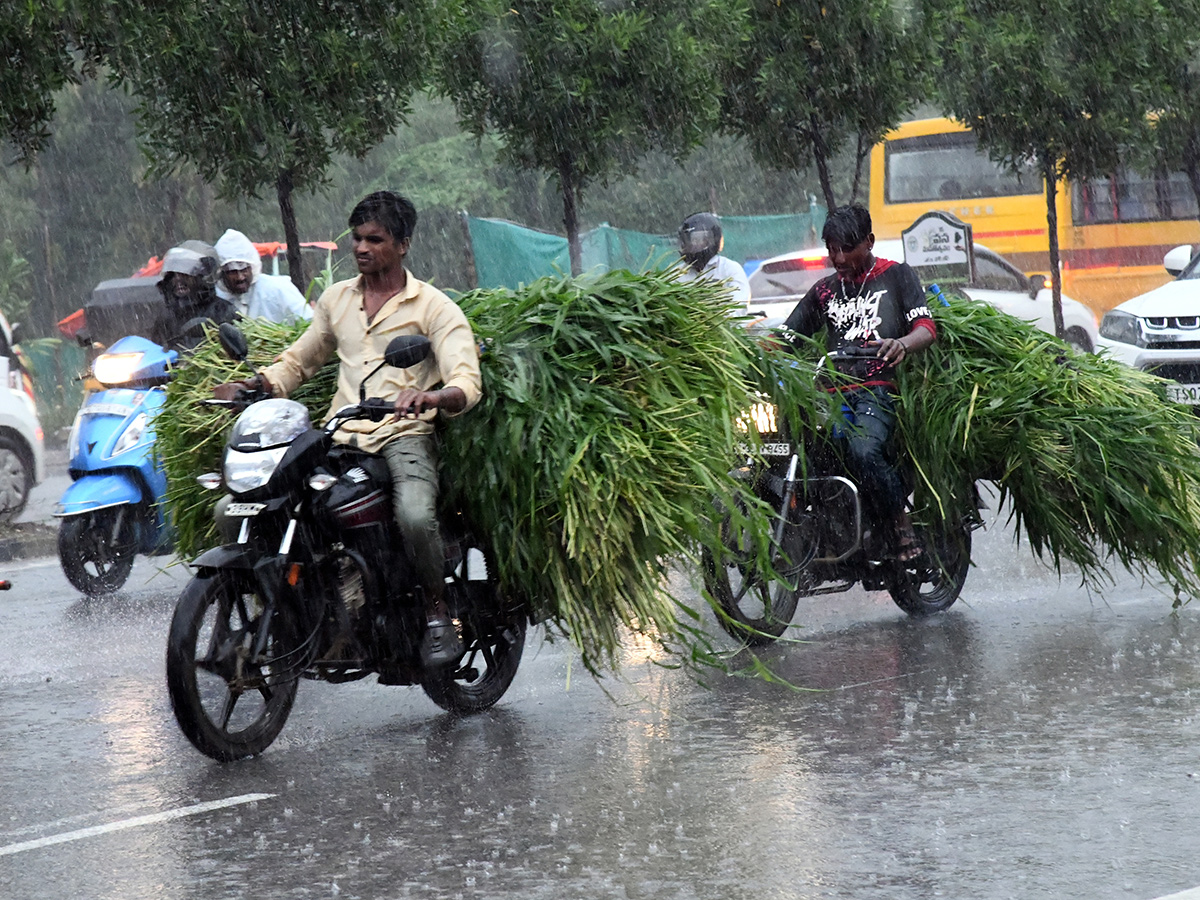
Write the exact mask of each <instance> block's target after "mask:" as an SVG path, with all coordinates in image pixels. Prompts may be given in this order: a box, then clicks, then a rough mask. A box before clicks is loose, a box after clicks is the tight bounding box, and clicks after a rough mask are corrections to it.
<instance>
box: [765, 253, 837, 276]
mask: <svg viewBox="0 0 1200 900" xmlns="http://www.w3.org/2000/svg"><path fill="white" fill-rule="evenodd" d="M832 267H833V266H832V264H831V263H830V262H829V257H828V256H825V255H824V254H822V255H821V256H797V257H795V258H793V259H781V260H778V261H776V262H772V263H764V264H763V267H762V270H763V271H764V272H766V273H767V274H771V273H772V272H815V271H817V270H818V269H830V268H832Z"/></svg>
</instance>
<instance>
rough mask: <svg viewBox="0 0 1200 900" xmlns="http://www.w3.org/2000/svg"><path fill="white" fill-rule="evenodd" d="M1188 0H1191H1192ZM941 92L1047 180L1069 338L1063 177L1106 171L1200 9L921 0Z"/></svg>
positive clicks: (981, 134) (951, 107)
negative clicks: (1059, 202) (1061, 242)
mask: <svg viewBox="0 0 1200 900" xmlns="http://www.w3.org/2000/svg"><path fill="white" fill-rule="evenodd" d="M1187 2H1188V3H1190V0H1187ZM921 5H922V9H923V11H924V15H925V17H926V19H927V21H928V22H929V23H930V27H931V28H932V29H934V30H935V31H936V34H937V38H938V45H939V53H940V60H941V71H940V77H939V79H938V85H939V89H940V99H941V104H942V106H943V108H944V109H945V110H946V111H947V113H948V114H950V115H952V116H953V117H954V118H956V119H958V120H959V121H961V122H964V123H965V124H967V125H969V126H970V127H971V130H972V131H974V133H975V135H976V136H977V137H978V139H979V142H980V145H981V146H982V147H984V148H986V149H987V150H988V152H989V153H990V154H991V156H992V157H993V159H995V160H996V161H998V162H1000V163H1002V164H1004V165H1006V166H1008V167H1009V168H1010V169H1012V170H1013V171H1020V170H1028V169H1029V168H1033V169H1034V170H1035V171H1036V172H1037V173H1038V174H1039V175H1040V176H1041V177H1042V178H1043V179H1044V180H1045V185H1046V223H1047V226H1048V229H1047V230H1048V232H1049V250H1050V268H1051V277H1052V283H1053V289H1054V291H1053V292H1054V325H1055V329H1056V333H1057V334H1058V335H1059V336H1061V335H1062V333H1063V320H1062V278H1061V275H1060V267H1059V250H1058V214H1057V208H1056V196H1057V189H1058V181H1059V179H1060V178H1061V177H1064V176H1070V177H1072V178H1074V179H1087V178H1094V177H1099V176H1104V175H1108V174H1109V173H1111V172H1113V171H1115V170H1116V169H1117V166H1118V165H1119V162H1120V156H1121V150H1122V149H1123V148H1124V147H1127V146H1129V145H1131V144H1132V143H1134V142H1135V141H1136V140H1137V138H1138V136H1139V135H1140V134H1142V133H1143V126H1144V122H1145V118H1146V115H1147V113H1148V112H1150V111H1151V110H1152V109H1154V108H1156V107H1157V106H1158V105H1160V103H1161V102H1162V99H1163V98H1164V96H1165V93H1166V81H1167V78H1166V76H1167V74H1168V70H1169V63H1168V64H1167V65H1166V66H1164V61H1169V60H1173V59H1178V58H1179V54H1178V48H1179V46H1180V45H1181V44H1182V42H1183V41H1184V35H1185V34H1186V32H1187V29H1186V28H1181V27H1180V26H1179V23H1180V22H1190V21H1195V13H1194V12H1193V13H1192V14H1191V15H1187V16H1182V17H1179V18H1176V17H1177V16H1179V13H1180V12H1181V11H1182V9H1183V7H1184V6H1185V5H1186V3H1164V2H1161V0H1101V2H1098V0H1004V2H1002V3H1001V2H996V0H923V2H922V4H921Z"/></svg>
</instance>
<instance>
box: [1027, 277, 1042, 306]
mask: <svg viewBox="0 0 1200 900" xmlns="http://www.w3.org/2000/svg"><path fill="white" fill-rule="evenodd" d="M1045 286H1046V276H1045V275H1030V276H1029V297H1030V299H1031V300H1036V299H1037V295H1038V294H1040V293H1041V292H1042V288H1044V287H1045Z"/></svg>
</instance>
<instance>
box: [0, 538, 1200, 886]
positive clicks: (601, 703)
mask: <svg viewBox="0 0 1200 900" xmlns="http://www.w3.org/2000/svg"><path fill="white" fill-rule="evenodd" d="M976 559H977V562H978V564H979V565H978V568H977V569H975V570H974V571H972V573H971V575H970V578H969V579H968V583H967V590H966V592H965V594H964V599H963V600H962V601H960V602H959V604H958V605H956V606H955V607H954V608H953V609H952V610H951V611H950V612H949V613H947V614H945V615H943V616H941V617H939V618H937V619H934V620H931V621H925V622H913V621H910V620H908V619H906V618H905V617H904V616H903V614H902V613H900V612H899V610H897V609H896V608H895V607H894V606H893V605H892V604H891V602H890V600H889V599H888V598H887V597H886V595H867V594H862V593H857V592H855V593H851V594H845V595H840V596H834V597H827V598H818V599H817V600H815V601H811V603H810V605H808V606H805V605H803V604H802V607H801V610H800V611H799V612H798V613H797V617H796V621H797V623H802V624H803V625H804V626H805V627H804V628H802V629H799V630H798V631H797V633H796V637H797V638H798V639H800V640H803V641H805V643H798V644H791V645H786V646H785V645H778V646H776V647H774V648H771V649H770V650H768V651H767V653H766V654H765V658H766V660H767V661H768V663H769V664H770V665H771V666H772V667H773V668H774V669H775V670H776V671H777V672H778V673H779V674H781V675H782V676H783V677H785V678H787V679H789V680H790V681H791V682H792V683H793V684H796V685H799V686H802V687H803V688H805V689H804V690H798V691H788V690H786V689H784V688H781V687H779V686H772V685H768V684H763V683H761V682H754V681H748V680H744V679H738V678H726V677H723V676H717V677H714V678H713V679H712V680H711V682H710V684H709V685H708V686H707V687H701V686H698V685H697V684H696V683H695V682H694V681H693V680H691V679H689V678H688V677H687V676H686V675H684V674H682V673H679V672H673V671H668V670H664V669H661V668H659V667H656V666H653V665H648V664H646V663H645V662H642V661H639V660H638V659H637V658H636V655H635V654H632V653H631V661H630V663H629V666H628V668H627V669H626V671H625V674H624V678H623V679H621V680H619V681H618V680H609V681H606V682H605V683H604V684H602V685H598V684H597V683H595V682H593V681H592V680H590V679H589V678H588V677H587V676H586V675H584V674H583V673H582V671H581V670H580V668H579V666H578V664H577V663H574V664H572V663H571V661H570V660H571V657H570V654H569V653H568V652H567V651H566V650H565V649H564V648H563V646H562V645H561V643H558V644H552V645H551V644H544V643H543V642H542V641H541V640H540V639H539V638H538V637H537V636H536V635H535V636H534V638H533V640H532V641H531V643H530V645H528V646H527V648H526V655H525V659H524V661H523V663H522V669H521V672H520V673H519V675H518V676H517V680H516V682H515V683H514V686H513V688H512V689H511V690H510V692H509V694H508V695H507V696H506V697H505V699H504V700H503V701H501V704H500V705H499V706H498V707H497V708H495V709H494V710H492V711H491V712H489V713H487V714H484V715H481V716H478V717H475V718H472V719H466V720H456V719H452V718H450V717H448V716H446V715H444V714H442V713H440V711H439V710H438V709H437V708H436V707H435V706H434V705H433V704H432V703H431V702H429V701H428V700H427V699H425V697H424V695H423V694H421V693H420V692H419V691H418V690H415V689H412V688H387V687H381V686H378V685H376V684H374V683H373V679H372V683H365V682H364V683H359V684H351V685H344V686H331V685H323V684H314V683H309V682H305V683H304V684H303V685H302V686H301V690H300V694H299V697H298V699H297V703H296V707H295V710H294V711H293V713H292V716H291V719H290V720H289V722H288V725H287V727H286V728H285V730H284V732H283V735H282V736H281V738H280V739H279V740H278V741H277V742H276V744H275V745H274V746H273V747H272V748H271V749H270V750H269V751H268V752H267V753H265V754H264V755H263V756H261V757H259V758H257V759H254V760H249V761H245V762H242V763H238V764H234V765H224V766H222V765H219V764H216V763H213V762H210V761H209V760H207V759H206V758H204V757H202V756H200V755H199V754H197V753H196V752H195V751H194V750H193V749H192V748H191V746H190V745H189V744H188V743H187V742H186V741H185V739H184V738H183V737H182V736H181V735H180V734H179V732H178V730H177V729H176V728H175V726H174V722H173V719H172V718H171V714H170V710H169V706H168V701H167V698H166V693H165V688H164V686H163V661H162V657H163V651H164V639H165V634H166V626H167V622H168V620H169V617H170V611H171V606H172V603H173V601H174V596H175V594H176V593H177V592H178V590H179V587H180V586H181V584H182V579H183V577H184V573H183V572H182V571H181V570H179V569H175V570H173V571H168V572H166V573H164V574H159V575H156V576H154V577H152V578H151V577H150V576H151V575H153V573H154V566H153V565H152V564H151V563H150V562H148V561H145V560H143V561H140V562H139V566H138V568H137V569H136V570H135V573H134V576H133V579H132V580H131V586H130V589H129V590H127V591H126V592H124V593H123V594H122V595H121V596H120V597H118V598H116V599H115V600H109V601H103V602H91V603H88V602H85V601H82V600H80V599H79V598H78V596H77V595H75V594H73V593H71V592H70V590H69V588H68V587H67V585H66V582H65V580H64V579H63V578H62V576H61V574H60V573H59V572H58V570H57V566H56V563H55V561H53V560H43V561H36V562H29V563H23V564H15V565H13V566H11V567H10V568H9V569H8V570H7V571H6V572H5V573H4V574H5V576H6V577H9V578H10V579H12V580H13V581H14V583H15V588H14V590H13V591H11V592H10V593H8V594H4V595H0V761H2V762H0V766H3V780H2V783H3V785H4V787H3V790H4V799H5V801H6V802H5V803H4V804H3V806H2V807H0V897H4V898H8V900H25V898H38V900H42V898H59V897H61V898H75V897H87V898H114V900H115V898H122V900H129V898H163V897H166V898H198V900H199V898H204V900H211V898H224V897H231V898H232V897H253V898H310V897H338V898H360V897H361V898H384V897H386V898H407V897H420V898H443V897H444V898H450V900H457V898H467V900H469V898H485V897H486V898H494V897H510V896H511V897H521V898H642V897H645V898H650V897H653V898H704V900H710V898H711V900H741V898H745V900H750V898H755V900H762V898H836V897H852V898H856V900H858V898H876V897H878V898H888V900H897V898H898V900H907V898H913V900H916V898H929V897H949V898H968V897H969V898H1008V897H1019V898H1028V897H1053V898H1090V900H1095V898H1136V900H1150V898H1155V897H1159V896H1162V895H1165V894H1169V893H1171V892H1173V891H1180V890H1183V889H1185V888H1190V887H1192V886H1194V885H1200V853H1198V852H1197V849H1198V848H1197V840H1198V839H1197V829H1196V827H1195V819H1196V810H1197V808H1198V807H1200V723H1198V721H1197V717H1196V704H1197V701H1198V700H1200V666H1198V665H1197V660H1198V659H1200V620H1198V618H1197V617H1198V616H1200V607H1197V608H1196V609H1195V610H1185V611H1184V612H1183V614H1182V615H1180V616H1178V617H1172V616H1171V615H1170V600H1169V598H1167V597H1165V596H1164V595H1163V594H1162V593H1161V592H1160V591H1158V590H1157V589H1156V588H1155V587H1154V586H1146V585H1141V584H1138V583H1137V582H1135V581H1133V580H1132V579H1123V580H1121V581H1120V582H1119V584H1118V585H1117V586H1116V587H1115V588H1114V589H1113V590H1112V591H1110V592H1108V593H1107V595H1106V597H1105V598H1103V599H1102V598H1099V597H1089V595H1088V594H1087V593H1086V592H1085V591H1082V590H1080V589H1078V588H1077V587H1076V586H1075V584H1074V582H1072V581H1071V580H1070V579H1065V580H1064V581H1063V582H1061V583H1060V582H1059V581H1058V580H1057V579H1055V578H1054V577H1052V576H1047V575H1046V573H1045V572H1044V570H1042V569H1041V568H1040V567H1039V566H1038V565H1037V564H1036V563H1035V562H1034V561H1032V560H1031V559H1030V558H1029V557H1028V554H1027V552H1026V551H1024V550H1023V549H1017V550H1014V549H1013V548H1012V546H1011V535H1009V534H1007V533H1006V532H1005V530H1004V529H1003V527H998V526H993V527H992V528H991V529H990V530H989V532H988V533H986V534H984V535H977V544H976ZM148 579H149V580H148ZM255 798H257V799H255ZM203 804H209V805H208V806H204V805H203ZM214 804H222V805H217V806H215V808H214V806H213V805H214Z"/></svg>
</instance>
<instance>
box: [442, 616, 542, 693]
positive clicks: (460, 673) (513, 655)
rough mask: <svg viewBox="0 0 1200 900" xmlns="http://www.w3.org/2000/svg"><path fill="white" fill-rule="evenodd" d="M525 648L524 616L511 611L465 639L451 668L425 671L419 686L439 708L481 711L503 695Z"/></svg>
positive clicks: (510, 682) (513, 676)
mask: <svg viewBox="0 0 1200 900" xmlns="http://www.w3.org/2000/svg"><path fill="white" fill-rule="evenodd" d="M524 649H525V617H524V616H523V615H521V614H520V613H514V614H513V615H512V616H510V617H509V618H508V621H506V622H498V623H496V624H495V625H494V626H493V627H491V628H490V629H488V630H487V632H486V633H485V634H482V635H479V636H475V637H473V638H471V639H470V640H469V641H468V642H467V649H466V652H465V653H464V654H463V657H462V659H461V660H459V662H458V664H457V666H456V667H455V668H453V669H445V670H443V671H441V672H435V673H432V674H428V675H426V676H425V678H424V679H422V681H421V688H422V689H423V690H424V691H425V693H426V694H427V695H428V696H429V699H430V700H432V701H433V702H434V703H436V704H437V705H438V706H440V707H441V708H442V709H444V710H446V711H448V712H452V713H459V714H470V713H477V712H483V711H484V710H485V709H489V708H490V707H492V706H494V705H495V703H496V702H497V701H498V700H499V699H500V698H501V697H503V696H504V692H505V691H507V690H508V686H509V685H510V684H512V681H513V679H514V678H515V677H516V675H517V666H519V665H520V664H521V653H522V651H523V650H524Z"/></svg>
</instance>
